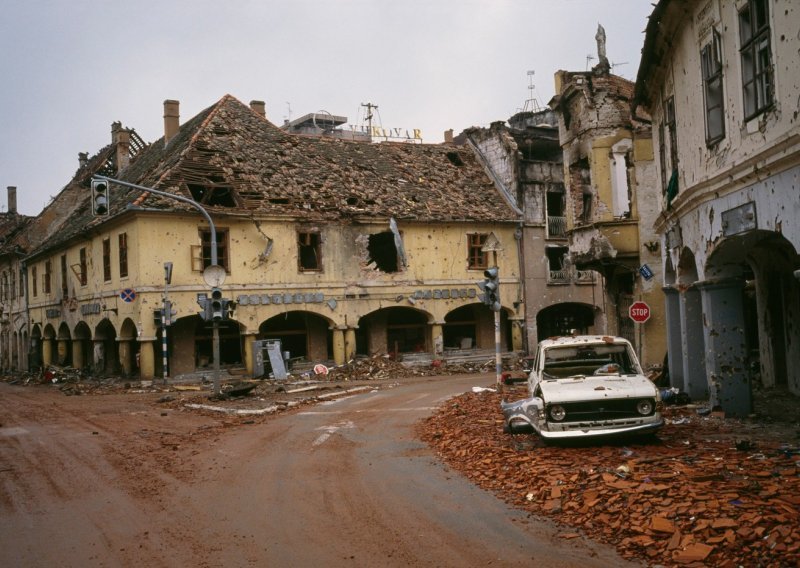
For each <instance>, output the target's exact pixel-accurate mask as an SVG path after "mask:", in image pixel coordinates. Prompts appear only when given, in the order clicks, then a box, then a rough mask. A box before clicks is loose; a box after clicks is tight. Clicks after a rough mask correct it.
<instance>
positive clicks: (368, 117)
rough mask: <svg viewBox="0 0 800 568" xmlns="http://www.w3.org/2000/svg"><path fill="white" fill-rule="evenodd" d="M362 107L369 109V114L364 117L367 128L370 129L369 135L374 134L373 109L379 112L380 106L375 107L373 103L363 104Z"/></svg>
mask: <svg viewBox="0 0 800 568" xmlns="http://www.w3.org/2000/svg"><path fill="white" fill-rule="evenodd" d="M361 106H362V107H366V109H367V114H366V115H365V116H364V120H366V121H367V127H369V133H370V134H372V118H373V116H374V115H373V114H372V110H373V109H375V110H378V105H374V104H372V103H361Z"/></svg>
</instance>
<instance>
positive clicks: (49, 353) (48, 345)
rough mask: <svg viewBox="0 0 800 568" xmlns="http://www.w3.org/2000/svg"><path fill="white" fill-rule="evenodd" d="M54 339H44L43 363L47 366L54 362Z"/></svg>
mask: <svg viewBox="0 0 800 568" xmlns="http://www.w3.org/2000/svg"><path fill="white" fill-rule="evenodd" d="M53 341H54V340H53V339H49V338H46V339H42V365H44V366H45V367H47V366H48V365H52V364H53Z"/></svg>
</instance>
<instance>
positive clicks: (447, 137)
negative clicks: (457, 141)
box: [444, 128, 453, 144]
mask: <svg viewBox="0 0 800 568" xmlns="http://www.w3.org/2000/svg"><path fill="white" fill-rule="evenodd" d="M444 143H445V144H452V143H453V129H452V128H451V129H450V130H445V131H444Z"/></svg>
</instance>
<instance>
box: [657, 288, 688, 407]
mask: <svg viewBox="0 0 800 568" xmlns="http://www.w3.org/2000/svg"><path fill="white" fill-rule="evenodd" d="M662 290H663V291H664V315H665V316H666V323H667V366H668V367H669V381H670V386H673V387H678V388H679V389H681V390H683V391H685V390H686V385H685V383H684V379H683V341H682V339H683V330H682V322H681V297H680V292H679V291H678V290H676V289H675V288H673V287H671V286H665V287H664V288H662Z"/></svg>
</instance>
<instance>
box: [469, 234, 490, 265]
mask: <svg viewBox="0 0 800 568" xmlns="http://www.w3.org/2000/svg"><path fill="white" fill-rule="evenodd" d="M488 236H489V235H487V234H486V233H472V234H469V235H467V259H468V265H467V268H468V269H469V270H483V269H485V268H489V253H488V252H485V251H483V250H482V249H483V245H485V244H486V238H487V237H488Z"/></svg>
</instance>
